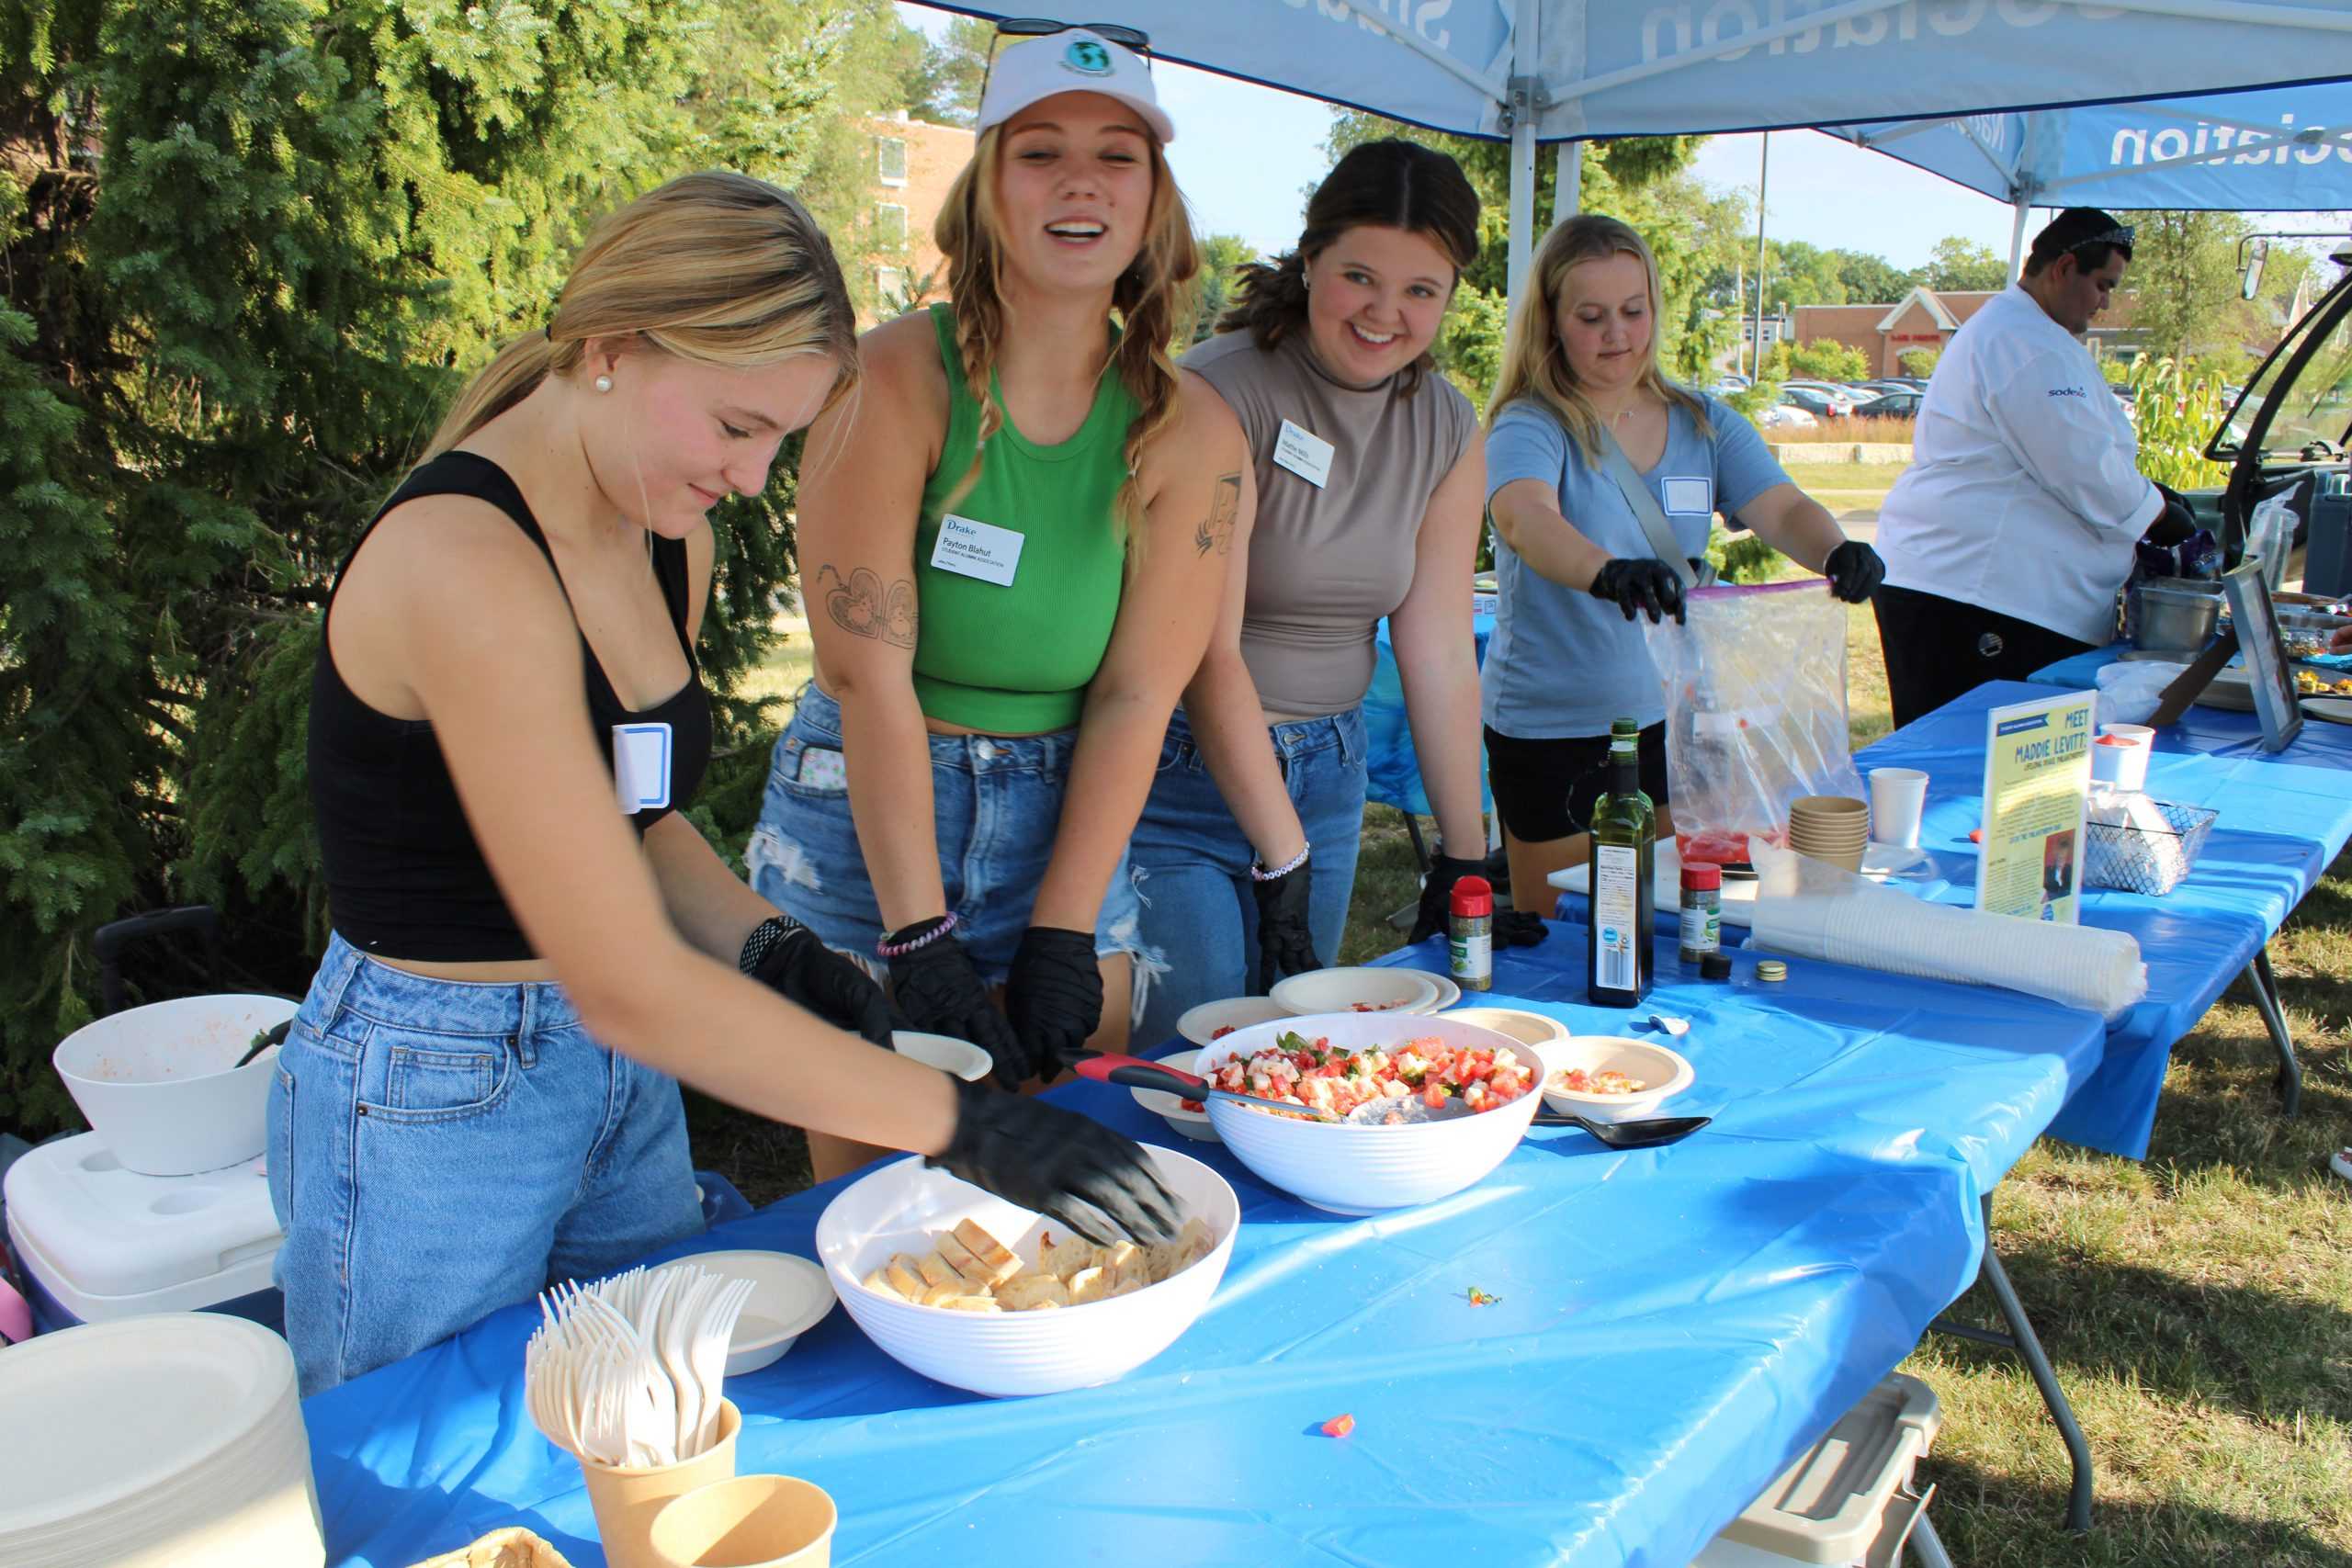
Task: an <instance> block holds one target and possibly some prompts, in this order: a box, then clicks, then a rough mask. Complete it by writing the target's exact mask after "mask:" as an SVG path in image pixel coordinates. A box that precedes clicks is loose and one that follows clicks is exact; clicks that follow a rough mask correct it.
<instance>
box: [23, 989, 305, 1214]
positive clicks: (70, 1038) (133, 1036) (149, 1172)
mask: <svg viewBox="0 0 2352 1568" xmlns="http://www.w3.org/2000/svg"><path fill="white" fill-rule="evenodd" d="M299 1008H300V1003H298V1002H296V1001H293V1000H291V999H290V998H286V997H265V996H220V997H183V998H180V999H179V1000H177V1001H169V1002H154V1003H152V1004H150V1005H149V1006H146V1007H141V1008H132V1009H131V1010H129V1011H128V1012H119V1013H115V1014H113V1015H112V1016H110V1017H107V1018H102V1019H99V1020H98V1021H96V1023H88V1024H85V1025H83V1026H82V1027H81V1028H80V1029H77V1030H75V1031H74V1032H73V1033H71V1034H69V1035H67V1036H66V1037H65V1038H64V1040H63V1041H62V1042H60V1043H59V1044H58V1047H57V1050H56V1053H55V1054H54V1055H51V1058H50V1061H51V1064H52V1065H53V1066H55V1067H56V1068H57V1076H58V1077H61V1078H63V1079H64V1080H65V1087H66V1089H67V1090H68V1091H69V1092H71V1093H72V1094H73V1096H74V1104H75V1105H78V1106H80V1107H81V1108H82V1114H83V1115H84V1116H85V1117H87V1118H89V1122H90V1127H91V1129H92V1130H93V1131H94V1132H96V1134H98V1136H99V1137H101V1138H103V1139H105V1140H106V1145H107V1148H108V1149H109V1150H110V1151H112V1152H113V1155H114V1157H115V1158H117V1159H119V1160H120V1161H121V1162H122V1163H123V1165H124V1166H125V1167H126V1168H129V1169H131V1170H135V1171H137V1172H139V1173H140V1174H141V1176H194V1175H196V1174H198V1172H200V1171H207V1170H219V1169H221V1168H223V1167H226V1166H232V1165H239V1164H242V1163H243V1162H244V1161H246V1160H249V1159H252V1158H254V1157H255V1156H258V1155H259V1154H260V1153H261V1152H262V1149H263V1147H264V1146H265V1145H266V1144H267V1143H268V1142H269V1134H268V1125H267V1111H268V1106H269V1084H270V1078H271V1077H272V1075H274V1074H275V1073H276V1072H277V1047H276V1046H274V1045H273V1046H271V1047H270V1048H269V1049H268V1050H266V1051H264V1052H263V1053H262V1054H261V1055H258V1056H256V1057H254V1059H253V1060H252V1061H250V1062H248V1063H246V1064H245V1065H244V1066H242V1067H240V1066H237V1065H236V1061H237V1058H238V1057H240V1056H242V1055H244V1054H245V1052H246V1051H247V1050H248V1049H249V1048H250V1047H251V1046H252V1044H253V1039H254V1035H255V1034H258V1033H260V1032H262V1031H263V1030H266V1029H274V1028H276V1027H277V1025H278V1024H281V1023H283V1022H285V1021H287V1020H288V1019H289V1018H292V1017H293V1016H294V1014H295V1012H296V1011H297V1010H299Z"/></svg>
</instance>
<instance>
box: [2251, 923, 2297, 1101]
mask: <svg viewBox="0 0 2352 1568" xmlns="http://www.w3.org/2000/svg"><path fill="white" fill-rule="evenodd" d="M2245 982H2246V984H2247V986H2248V987H2252V989H2253V991H2254V1006H2255V1010H2256V1011H2257V1012H2259V1013H2260V1014H2262V1021H2263V1024H2264V1026H2265V1027H2267V1029H2268V1030H2269V1031H2270V1043H2272V1044H2274V1045H2276V1046H2278V1094H2279V1098H2280V1099H2281V1100H2284V1101H2285V1104H2284V1106H2283V1107H2282V1109H2281V1111H2280V1114H2281V1115H2285V1116H2292V1115H2293V1114H2295V1112H2296V1111H2297V1110H2298V1109H2300V1108H2301V1105H2302V1102H2303V1069H2302V1066H2301V1064H2300V1063H2298V1062H2297V1061H2296V1060H2295V1041H2294V1037H2293V1036H2292V1035H2290V1034H2289V1033H2288V1032H2287V1014H2286V1012H2285V1010H2283V1009H2281V1008H2280V1007H2279V1005H2278V976H2275V975H2273V974H2271V972H2270V949H2269V948H2268V947H2267V946H2265V947H2258V948H2256V949H2255V953H2254V962H2253V963H2251V964H2247V965H2246V966H2245Z"/></svg>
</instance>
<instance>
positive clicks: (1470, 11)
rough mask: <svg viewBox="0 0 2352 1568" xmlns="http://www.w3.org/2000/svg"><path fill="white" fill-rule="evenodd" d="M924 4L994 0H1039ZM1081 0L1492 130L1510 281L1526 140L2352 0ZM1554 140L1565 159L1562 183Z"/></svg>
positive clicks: (2037, 90) (1894, 82) (2312, 66)
mask: <svg viewBox="0 0 2352 1568" xmlns="http://www.w3.org/2000/svg"><path fill="white" fill-rule="evenodd" d="M925 3H927V4H928V3H931V0H925ZM936 8H938V9H942V10H952V11H961V12H964V13H966V14H967V15H971V16H978V17H1008V16H1018V15H1026V14H1030V13H1033V12H1034V11H1035V9H1036V8H1037V7H1036V6H1035V3H1034V0H1032V3H1031V4H1029V5H1025V6H1024V5H1020V4H1013V5H970V4H962V3H951V4H945V5H940V6H937V7H936ZM1080 9H1081V12H1082V15H1083V16H1084V17H1085V18H1087V19H1090V20H1101V21H1106V22H1122V23H1125V24H1126V25H1128V26H1130V27H1138V28H1146V29H1147V30H1148V31H1149V32H1150V34H1151V36H1152V48H1153V51H1154V52H1155V53H1157V54H1160V55H1164V56H1165V57H1167V58H1169V59H1170V60H1180V61H1182V62H1185V63H1186V64H1189V65H1197V66H1200V67H1202V68H1203V69H1204V70H1208V71H1214V72H1217V73H1222V74H1224V75H1227V76H1235V77H1239V78H1241V79H1243V80H1245V81H1251V82H1257V83H1261V84H1263V85H1267V86H1272V87H1280V88H1283V89H1285V90H1287V91H1290V92H1295V93H1304V94H1306V95H1308V96H1313V97H1317V98H1322V99H1325V100H1328V101H1329V102H1331V103H1334V104H1339V105H1342V106H1345V107H1351V108H1362V109H1369V110H1371V111H1373V112H1374V113H1376V114H1382V115H1386V116H1388V117H1389V118H1392V119H1399V120H1404V121H1407V122H1408V123H1411V124H1414V125H1420V126H1426V127H1428V128H1429V129H1430V130H1444V131H1452V132H1455V133H1457V134H1460V135H1464V136H1481V137H1487V138H1490V139H1493V140H1496V141H1509V142H1510V144H1511V150H1512V158H1511V187H1510V246H1511V249H1510V282H1511V286H1512V289H1513V291H1514V293H1515V292H1516V291H1517V288H1518V284H1519V280H1520V277H1521V275H1522V274H1523V273H1524V272H1525V270H1526V265H1527V257H1528V254H1529V251H1530V248H1531V247H1532V243H1533V241H1534V234H1533V232H1532V231H1533V227H1534V221H1533V220H1534V202H1535V182H1536V151H1537V147H1538V145H1539V144H1540V143H1543V142H1563V143H1573V142H1575V141H1583V140H1595V139H1600V140H1605V139H1609V138H1612V137H1621V136H1645V135H1666V134H1688V133H1694V132H1701V131H1738V130H1783V129H1793V128H1797V127H1810V126H1816V125H1821V124H1824V123H1829V122H1840V123H1846V124H1852V125H1864V126H1871V127H1874V128H1877V127H1884V126H1886V125H1888V124H1889V122H1893V121H1898V120H1905V121H1907V120H1920V119H1927V120H1937V121H1944V120H1949V119H1950V118H1951V117H1952V116H1955V115H1988V114H1990V115H2019V114H2023V113H2024V112H2026V111H2030V110H2034V109H2046V108H2052V107H2060V106H2065V105H2072V104H2085V103H2097V102H2115V101H2120V100H2125V99H2133V98H2160V97H2177V96H2182V95H2187V94H2191V93H2213V92H2225V91H2234V90H2241V89H2245V88H2253V87H2285V86H2292V85H2302V84H2312V83H2321V82H2341V81H2352V9H2347V8H2346V6H2344V5H2343V4H2342V0H2104V3H2102V4H2097V5H2088V4H2083V5H2077V4H2071V3H2068V0H1088V4H1087V5H1086V6H1083V7H1081V8H1080ZM1960 134H1961V135H1962V139H1963V141H1964V138H1965V132H1962V133H1960ZM1929 151H1931V152H1932V151H1933V148H1932V144H1930V147H1929ZM1570 156H1572V154H1570V153H1568V152H1565V151H1564V152H1563V158H1562V163H1563V168H1562V171H1561V172H1562V175H1563V183H1564V185H1565V186H1566V187H1567V189H1568V190H1569V191H1573V189H1574V180H1573V175H1572V173H1571V168H1570V166H1569V163H1568V160H1569V158H1570ZM1953 162H1954V163H1955V164H1957V163H1958V162H1959V160H1958V159H1956V158H1955V159H1954V160H1953ZM2034 166H2035V167H2039V165H2038V164H2037V165H2034ZM2348 166H2352V165H2348ZM1939 172H1940V171H1939ZM1979 188H1983V187H1979ZM2005 198H2006V199H2014V193H2005ZM2165 205H2182V204H2180V203H2166V204H2165ZM2322 205H2324V203H2323V204H2322Z"/></svg>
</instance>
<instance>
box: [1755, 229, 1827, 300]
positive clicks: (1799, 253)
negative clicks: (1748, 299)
mask: <svg viewBox="0 0 2352 1568" xmlns="http://www.w3.org/2000/svg"><path fill="white" fill-rule="evenodd" d="M1765 260H1766V266H1765V273H1764V293H1765V297H1766V298H1767V299H1769V300H1770V304H1771V313H1772V314H1774V315H1781V314H1784V313H1786V312H1787V311H1789V310H1794V309H1795V308H1796V307H1797V306H1799V305H1842V304H1844V303H1845V302H1846V284H1845V280H1844V278H1843V277H1841V276H1839V267H1838V254H1837V253H1836V252H1835V251H1825V250H1823V249H1821V248H1820V247H1819V246H1817V245H1809V244H1807V243H1804V241H1803V240H1782V241H1777V242H1774V241H1768V242H1766V244H1765Z"/></svg>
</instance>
